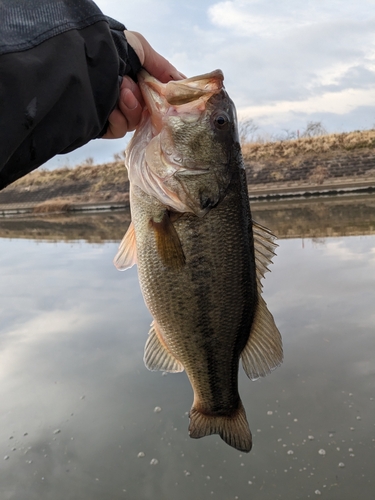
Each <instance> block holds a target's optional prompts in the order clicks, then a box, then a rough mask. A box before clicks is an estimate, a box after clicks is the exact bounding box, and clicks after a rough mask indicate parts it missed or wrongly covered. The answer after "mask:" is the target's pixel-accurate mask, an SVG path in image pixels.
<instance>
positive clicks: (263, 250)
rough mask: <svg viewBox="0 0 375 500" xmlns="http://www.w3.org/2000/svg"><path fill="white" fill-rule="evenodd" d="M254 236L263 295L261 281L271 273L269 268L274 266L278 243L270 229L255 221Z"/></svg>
mask: <svg viewBox="0 0 375 500" xmlns="http://www.w3.org/2000/svg"><path fill="white" fill-rule="evenodd" d="M253 235H254V249H255V263H256V274H257V282H258V292H259V293H261V287H262V285H261V280H262V278H264V275H265V274H266V272H268V271H269V268H268V266H269V265H270V264H272V258H273V257H274V256H275V248H276V247H277V243H275V239H276V236H275V235H274V234H272V233H271V231H270V230H269V229H267V228H266V227H264V226H262V225H260V224H258V223H257V222H255V221H253Z"/></svg>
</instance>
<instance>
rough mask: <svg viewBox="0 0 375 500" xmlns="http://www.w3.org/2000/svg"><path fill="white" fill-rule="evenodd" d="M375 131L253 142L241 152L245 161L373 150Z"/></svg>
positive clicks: (243, 147)
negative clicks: (364, 149)
mask: <svg viewBox="0 0 375 500" xmlns="http://www.w3.org/2000/svg"><path fill="white" fill-rule="evenodd" d="M374 147H375V130H365V131H363V132H348V133H343V134H327V135H322V136H319V137H307V138H303V139H294V140H291V141H275V142H266V143H261V142H254V143H248V144H244V145H243V146H242V152H243V155H244V158H245V159H248V160H260V159H262V158H274V157H277V158H292V157H296V156H301V155H310V154H322V153H328V152H331V151H343V152H345V151H352V150H355V149H363V148H374Z"/></svg>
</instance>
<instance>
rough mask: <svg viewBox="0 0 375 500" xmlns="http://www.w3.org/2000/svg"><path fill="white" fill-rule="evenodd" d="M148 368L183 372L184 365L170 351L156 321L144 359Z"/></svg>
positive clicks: (149, 334)
mask: <svg viewBox="0 0 375 500" xmlns="http://www.w3.org/2000/svg"><path fill="white" fill-rule="evenodd" d="M143 360H144V362H145V365H146V367H147V368H148V369H149V370H151V371H156V370H161V371H163V372H171V373H177V372H183V371H184V366H183V364H182V363H181V362H180V361H178V359H176V358H175V357H174V356H173V354H172V353H171V352H170V351H169V349H168V347H167V345H166V343H165V341H164V339H163V336H162V334H161V333H160V329H159V327H158V325H157V323H156V322H155V321H153V322H152V324H151V329H150V331H149V333H148V339H147V342H146V346H145V354H144V357H143Z"/></svg>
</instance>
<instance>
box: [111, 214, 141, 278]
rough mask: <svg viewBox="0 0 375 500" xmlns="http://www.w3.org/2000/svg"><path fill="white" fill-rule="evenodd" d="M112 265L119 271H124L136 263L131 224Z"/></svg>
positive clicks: (133, 230) (134, 242)
mask: <svg viewBox="0 0 375 500" xmlns="http://www.w3.org/2000/svg"><path fill="white" fill-rule="evenodd" d="M113 263H114V265H115V266H116V268H117V269H118V270H119V271H125V270H126V269H129V268H130V267H132V266H134V264H136V263H137V247H136V240H135V229H134V224H133V223H132V222H131V223H130V225H129V227H128V230H127V231H126V233H125V236H124V237H123V238H122V241H121V243H120V246H119V249H118V252H117V254H116V256H115V258H114V259H113Z"/></svg>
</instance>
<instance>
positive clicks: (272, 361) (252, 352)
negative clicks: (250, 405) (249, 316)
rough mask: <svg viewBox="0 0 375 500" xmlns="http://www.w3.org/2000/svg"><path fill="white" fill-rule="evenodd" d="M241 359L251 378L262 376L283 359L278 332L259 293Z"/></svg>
mask: <svg viewBox="0 0 375 500" xmlns="http://www.w3.org/2000/svg"><path fill="white" fill-rule="evenodd" d="M241 359H242V366H243V368H244V370H245V373H246V375H247V376H248V377H249V378H250V379H251V380H256V379H258V378H259V377H264V376H265V375H267V374H268V373H270V372H271V371H272V370H274V369H275V368H277V367H278V366H279V365H281V363H282V361H283V346H282V340H281V335H280V332H279V330H278V328H277V326H276V325H275V321H274V319H273V316H272V314H271V313H270V311H269V310H268V307H267V304H266V303H265V301H264V299H263V297H262V296H261V295H260V294H259V296H258V305H257V308H256V312H255V317H254V321H253V325H252V328H251V331H250V336H249V340H248V341H247V344H246V346H245V348H244V349H243V351H242V353H241Z"/></svg>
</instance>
